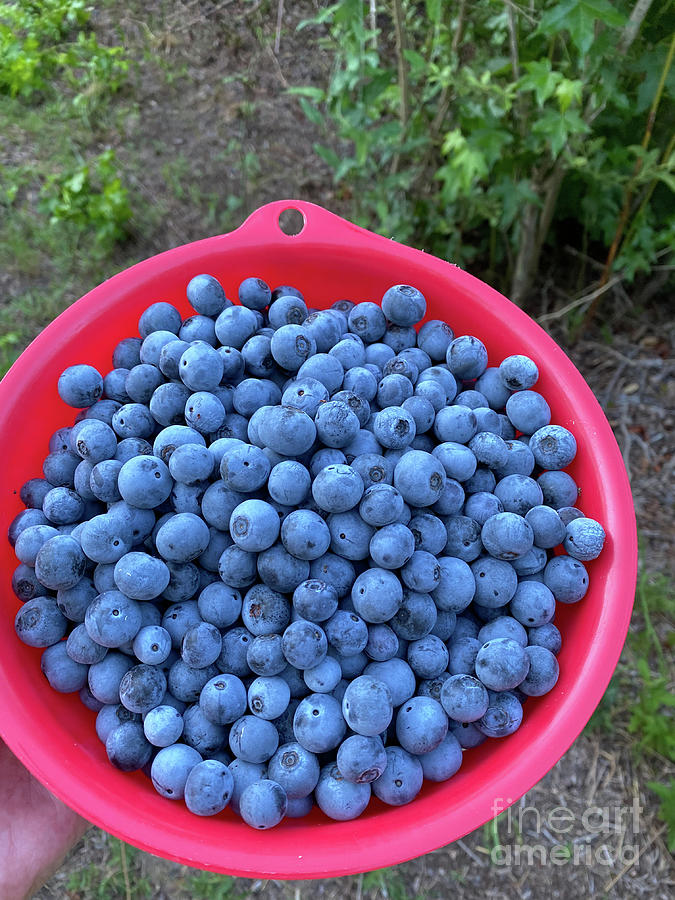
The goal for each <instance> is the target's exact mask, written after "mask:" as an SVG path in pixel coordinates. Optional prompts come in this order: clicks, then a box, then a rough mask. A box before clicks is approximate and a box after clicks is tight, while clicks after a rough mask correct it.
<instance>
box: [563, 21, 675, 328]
mask: <svg viewBox="0 0 675 900" xmlns="http://www.w3.org/2000/svg"><path fill="white" fill-rule="evenodd" d="M673 56H675V34H673V37H672V39H671V41H670V48H669V50H668V55H667V57H666V61H665V62H664V64H663V70H662V71H661V77H660V79H659V83H658V86H657V88H656V92H655V94H654V98H653V100H652V105H651V107H650V108H649V115H648V116H647V125H646V127H645V133H644V135H643V137H642V143H641V145H640V146H641V147H642V150H643V151H646V150H647V147H648V146H649V142H650V140H651V137H652V132H653V130H654V122H655V121H656V113H657V111H658V108H659V104H660V102H661V97H662V96H663V89H664V87H665V84H666V78H667V77H668V73H669V72H670V68H671V66H672V64H673ZM643 161H644V157H643V156H638V158H637V159H636V160H635V166H634V168H633V174H632V176H631V178H630V179H629V181H628V182H627V184H626V188H625V190H624V198H623V207H622V209H621V213H620V215H619V221H618V222H617V225H616V231H615V232H614V238H613V240H612V243H611V246H610V248H609V253H608V254H607V259H606V261H605V268H604V270H603V273H602V277H601V279H600V286H601V287H602V285H603V284H606V283H607V281H608V280H609V276H610V275H611V273H612V266H613V265H614V260H615V259H616V255H617V253H618V250H619V244H620V243H621V238H622V236H623V233H624V230H625V228H626V223H627V221H628V216H629V214H630V209H631V202H632V199H633V191H634V188H635V182H636V179H637V177H638V175H639V174H640V172H641V171H642V164H643ZM598 302H599V298H598V300H596V301H594V302H593V303H592V304H591V305H590V306H589V308H588V311H587V313H586V315H585V317H584V320H583V322H582V323H581V330H583V329H584V328H587V327H588V325H590V323H591V321H592V320H593V317H594V316H595V313H596V311H597V308H598Z"/></svg>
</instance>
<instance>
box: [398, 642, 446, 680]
mask: <svg viewBox="0 0 675 900" xmlns="http://www.w3.org/2000/svg"><path fill="white" fill-rule="evenodd" d="M448 662H449V657H448V651H447V649H446V646H445V644H444V643H443V641H442V640H441V639H440V638H439V637H436V636H435V635H433V634H428V635H427V636H426V637H423V638H420V639H419V640H413V641H411V642H410V643H409V644H408V663H409V664H410V668H411V669H412V670H413V672H414V673H415V675H417V677H418V678H422V679H429V678H436V677H437V676H439V675H440V674H441V672H444V671H445V669H446V668H447V665H448Z"/></svg>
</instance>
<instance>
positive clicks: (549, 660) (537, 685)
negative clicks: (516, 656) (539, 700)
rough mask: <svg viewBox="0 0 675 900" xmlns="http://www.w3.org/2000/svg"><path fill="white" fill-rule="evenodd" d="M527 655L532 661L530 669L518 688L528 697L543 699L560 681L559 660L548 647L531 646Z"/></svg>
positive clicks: (526, 649) (527, 648) (526, 651)
mask: <svg viewBox="0 0 675 900" xmlns="http://www.w3.org/2000/svg"><path fill="white" fill-rule="evenodd" d="M525 653H526V654H527V656H528V659H529V660H530V669H529V672H528V673H527V677H526V678H525V679H524V681H521V683H520V685H519V686H518V687H519V690H521V691H522V692H523V693H524V694H526V695H527V696H528V697H541V696H542V695H543V694H547V693H548V692H549V691H550V690H552V689H553V688H554V687H555V685H556V682H557V681H558V676H559V674H560V667H559V665H558V660H557V659H556V658H555V655H554V654H553V653H552V652H551V651H550V650H548V649H547V648H546V647H541V646H536V645H533V646H529V647H526V648H525Z"/></svg>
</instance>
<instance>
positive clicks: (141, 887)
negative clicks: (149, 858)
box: [66, 838, 153, 900]
mask: <svg viewBox="0 0 675 900" xmlns="http://www.w3.org/2000/svg"><path fill="white" fill-rule="evenodd" d="M140 863H141V853H140V851H139V850H136V849H135V848H134V847H130V846H129V845H128V844H122V842H121V841H118V840H117V839H116V838H110V839H109V841H108V854H107V859H106V861H105V862H104V863H103V864H102V865H96V864H94V863H91V864H90V865H88V866H84V867H83V868H81V869H75V870H74V871H73V872H72V873H71V875H70V878H69V879H68V882H67V883H66V890H67V891H68V896H69V897H70V898H72V900H76V898H81V900H124V898H128V897H133V898H134V900H144V898H149V897H152V896H153V889H152V885H151V884H150V882H149V881H148V879H147V878H145V877H144V876H143V875H142V874H141V871H140Z"/></svg>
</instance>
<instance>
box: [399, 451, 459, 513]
mask: <svg viewBox="0 0 675 900" xmlns="http://www.w3.org/2000/svg"><path fill="white" fill-rule="evenodd" d="M445 482H446V471H445V469H444V467H443V465H442V463H441V461H440V460H439V459H438V458H437V457H436V456H434V455H432V454H431V453H425V452H424V451H422V450H411V451H410V452H409V453H406V454H405V455H404V456H402V457H401V459H400V460H399V461H398V463H397V464H396V468H395V469H394V487H396V488H397V490H398V491H399V492H400V494H401V496H402V497H403V499H404V500H405V501H406V503H409V504H410V505H411V506H416V507H424V506H431V505H432V504H433V503H435V502H436V501H437V500H438V499H439V497H440V496H441V494H442V493H443V490H444V488H445Z"/></svg>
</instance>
